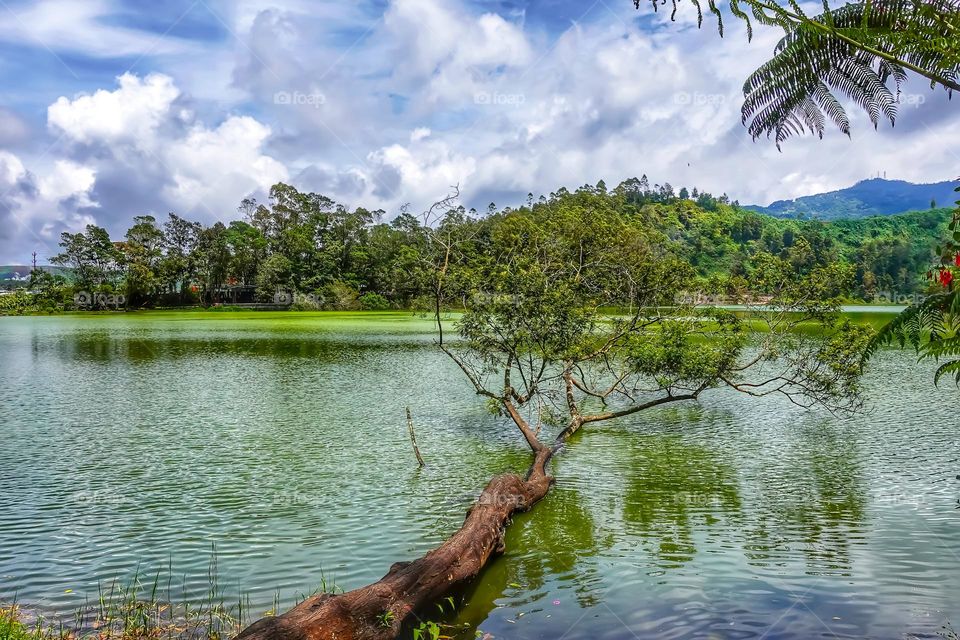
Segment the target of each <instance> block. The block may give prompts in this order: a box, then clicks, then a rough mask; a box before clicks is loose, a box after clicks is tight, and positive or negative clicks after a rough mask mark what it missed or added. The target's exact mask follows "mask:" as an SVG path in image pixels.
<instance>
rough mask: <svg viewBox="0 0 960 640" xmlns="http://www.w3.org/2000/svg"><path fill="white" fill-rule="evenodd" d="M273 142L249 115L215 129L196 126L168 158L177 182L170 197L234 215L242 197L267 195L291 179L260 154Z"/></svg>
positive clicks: (261, 125) (167, 190) (170, 192)
mask: <svg viewBox="0 0 960 640" xmlns="http://www.w3.org/2000/svg"><path fill="white" fill-rule="evenodd" d="M269 137H270V127H267V126H265V125H263V124H261V123H259V122H257V121H256V120H255V119H253V118H250V117H248V116H241V117H236V116H235V117H231V118H229V119H228V120H227V121H226V122H224V123H223V124H221V125H220V126H219V127H217V128H216V129H213V130H210V129H207V128H205V127H203V126H202V125H198V126H195V127H194V128H192V129H191V130H190V133H189V134H188V135H187V136H186V138H184V139H182V140H178V141H175V142H173V144H172V145H171V147H170V149H169V150H168V151H167V152H166V153H165V158H166V161H167V163H168V164H169V166H170V168H171V172H172V178H173V184H172V185H170V186H168V187H167V189H166V193H167V195H168V197H169V198H170V199H171V200H172V201H174V202H180V203H202V206H204V207H205V208H211V210H214V211H215V210H216V209H213V208H214V207H217V208H220V210H221V211H224V210H226V211H228V212H230V213H231V214H232V213H233V207H235V206H236V204H237V202H238V199H237V195H238V194H243V195H246V194H248V193H250V192H251V191H257V190H261V191H266V190H269V188H270V187H271V186H272V185H274V184H276V183H277V182H281V181H283V180H286V179H287V178H288V175H287V170H286V167H284V165H283V164H281V163H280V162H278V161H277V160H275V159H273V158H271V157H269V156H266V155H262V154H261V153H260V150H261V149H262V148H263V145H264V143H265V142H266V140H267V139H268V138H269ZM225 207H230V208H226V209H224V208H225Z"/></svg>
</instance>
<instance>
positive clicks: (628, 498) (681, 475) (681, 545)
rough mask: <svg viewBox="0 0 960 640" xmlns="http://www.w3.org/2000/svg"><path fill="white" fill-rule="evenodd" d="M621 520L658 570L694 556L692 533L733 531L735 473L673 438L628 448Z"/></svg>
mask: <svg viewBox="0 0 960 640" xmlns="http://www.w3.org/2000/svg"><path fill="white" fill-rule="evenodd" d="M630 444H631V445H632V446H630V447H629V448H627V450H628V451H630V455H629V465H628V466H627V470H628V472H627V473H628V474H629V475H628V477H627V478H626V480H627V483H626V490H625V493H624V501H623V504H624V507H623V520H624V523H625V525H626V527H625V531H626V533H627V534H629V535H636V536H639V537H641V538H642V539H643V540H644V542H645V548H646V549H647V550H648V551H649V552H650V553H652V554H653V555H654V556H655V557H656V558H658V559H659V563H658V564H659V566H660V567H662V568H663V569H671V568H676V567H679V566H680V565H682V564H683V563H686V562H689V561H690V560H692V559H693V557H694V556H695V555H696V552H697V549H696V539H695V533H696V532H697V531H698V530H699V529H702V528H706V529H710V528H712V527H714V526H716V525H717V524H718V522H719V520H720V519H723V520H724V523H723V524H722V525H721V526H722V527H723V528H727V529H729V528H732V527H735V526H737V523H738V521H739V520H740V519H741V518H740V512H741V499H740V491H739V488H738V486H737V474H736V470H735V468H734V467H733V466H732V465H731V464H729V463H728V462H726V461H725V460H723V459H722V457H721V456H720V455H719V454H718V453H716V452H715V451H711V450H710V449H708V448H706V447H703V446H700V445H696V444H690V443H687V442H684V440H683V439H682V438H681V437H680V436H678V435H672V434H667V435H662V436H653V437H650V438H646V439H643V440H641V441H640V442H634V443H630Z"/></svg>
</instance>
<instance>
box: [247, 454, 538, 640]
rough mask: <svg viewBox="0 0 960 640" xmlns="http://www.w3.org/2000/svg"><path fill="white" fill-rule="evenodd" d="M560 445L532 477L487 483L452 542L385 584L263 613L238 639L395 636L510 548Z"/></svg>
mask: <svg viewBox="0 0 960 640" xmlns="http://www.w3.org/2000/svg"><path fill="white" fill-rule="evenodd" d="M554 451H555V447H548V446H545V445H542V444H541V445H540V446H539V447H538V448H537V449H536V450H535V457H534V462H533V465H532V466H531V467H530V470H529V471H528V472H527V475H526V477H521V476H519V475H517V474H514V473H505V474H502V475H499V476H496V477H494V478H493V479H491V480H490V482H489V483H488V484H487V486H486V488H485V489H484V490H483V493H481V494H480V497H479V499H478V500H477V501H476V502H475V503H474V504H473V506H471V507H470V510H469V511H468V512H467V517H466V520H465V521H464V523H463V526H461V527H460V529H459V530H458V531H457V532H456V533H455V534H453V536H451V537H450V538H449V539H447V541H446V542H444V543H443V544H441V545H440V546H439V547H437V548H436V549H434V550H432V551H430V552H429V553H427V555H425V556H423V557H422V558H420V559H418V560H414V561H413V562H398V563H396V564H394V565H393V566H392V567H390V571H388V572H387V575H385V576H384V577H383V578H381V579H380V580H379V581H378V582H375V583H373V584H370V585H367V586H365V587H361V588H359V589H355V590H353V591H348V592H347V593H343V594H337V595H331V594H320V595H316V596H313V597H310V598H308V599H306V600H305V601H303V602H302V603H300V604H299V605H297V606H296V607H294V608H292V609H290V610H289V611H287V612H286V613H284V614H282V615H280V616H276V617H270V618H263V619H261V620H258V621H257V622H255V623H253V624H252V625H250V626H249V627H247V628H246V629H245V630H244V631H242V632H241V633H240V635H239V636H237V640H388V639H390V638H396V637H397V636H398V635H399V633H400V631H401V629H402V627H403V624H404V623H405V622H408V621H409V620H410V619H411V616H412V615H414V614H415V613H416V612H417V611H422V610H424V609H425V608H426V607H427V606H428V605H430V604H431V603H434V602H436V601H438V600H440V599H441V598H442V597H444V596H445V595H446V594H448V593H449V592H450V591H451V590H452V589H453V588H455V587H457V586H459V585H462V584H463V583H465V582H466V581H468V580H470V579H471V578H474V577H475V576H476V575H477V574H478V573H479V572H480V570H481V569H482V568H483V567H484V565H486V564H487V562H488V561H489V560H490V558H491V557H492V556H493V555H494V554H500V553H503V551H504V540H503V538H504V531H505V529H506V527H507V525H508V524H509V522H510V518H511V516H513V514H514V513H517V512H521V511H526V510H528V509H530V508H531V507H532V506H533V505H534V504H536V503H537V502H538V501H539V500H541V499H542V498H543V497H544V496H546V495H547V492H548V491H549V490H550V487H551V486H552V485H553V482H554V480H553V478H552V477H551V476H550V475H548V474H547V464H548V463H549V461H550V458H551V457H552V456H553V453H554Z"/></svg>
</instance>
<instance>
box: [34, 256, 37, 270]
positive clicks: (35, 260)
mask: <svg viewBox="0 0 960 640" xmlns="http://www.w3.org/2000/svg"><path fill="white" fill-rule="evenodd" d="M33 270H34V271H36V270H37V252H36V251H34V252H33Z"/></svg>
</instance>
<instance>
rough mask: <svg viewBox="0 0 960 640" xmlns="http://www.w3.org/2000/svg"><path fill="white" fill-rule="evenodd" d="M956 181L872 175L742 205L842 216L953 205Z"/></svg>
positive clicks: (801, 215) (784, 213)
mask: <svg viewBox="0 0 960 640" xmlns="http://www.w3.org/2000/svg"><path fill="white" fill-rule="evenodd" d="M957 185H958V182H957V181H954V180H947V181H942V182H932V183H927V184H917V183H913V182H907V181H906V180H887V179H885V178H870V179H867V180H861V181H860V182H857V183H856V184H854V185H853V186H850V187H847V188H845V189H838V190H835V191H828V192H826V193H818V194H812V195H808V196H801V197H799V198H794V199H792V200H776V201H774V202H771V203H770V204H769V205H767V206H760V205H746V206H744V207H743V208H744V209H748V210H750V211H756V212H757V213H763V214H766V215H770V216H774V217H776V218H798V219H814V218H815V219H819V220H842V219H858V218H867V217H870V216H889V215H895V214H898V213H905V212H907V211H922V210H924V209H931V208H937V207H950V206H953V204H954V202H955V201H956V200H958V199H960V193H956V192H955V189H956V187H957Z"/></svg>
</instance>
